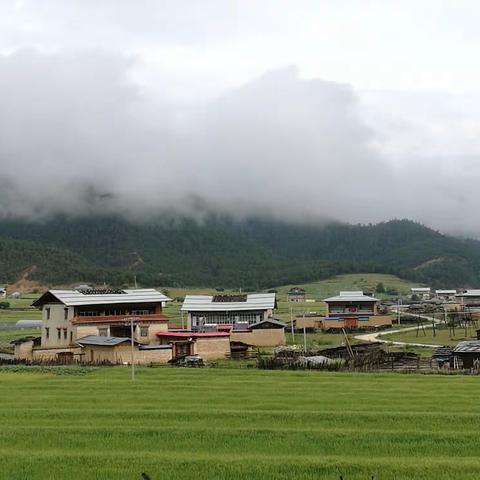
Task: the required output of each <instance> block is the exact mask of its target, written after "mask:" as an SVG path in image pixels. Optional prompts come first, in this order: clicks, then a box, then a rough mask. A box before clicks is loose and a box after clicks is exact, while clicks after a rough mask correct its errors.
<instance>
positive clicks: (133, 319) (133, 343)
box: [125, 317, 139, 382]
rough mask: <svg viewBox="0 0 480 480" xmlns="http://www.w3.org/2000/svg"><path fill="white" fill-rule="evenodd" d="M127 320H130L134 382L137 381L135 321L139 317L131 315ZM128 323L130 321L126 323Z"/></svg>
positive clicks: (131, 361) (131, 360)
mask: <svg viewBox="0 0 480 480" xmlns="http://www.w3.org/2000/svg"><path fill="white" fill-rule="evenodd" d="M125 320H127V321H130V348H131V359H130V363H131V366H132V382H134V381H135V338H134V337H135V336H134V322H136V321H138V320H139V319H138V318H135V317H130V318H126V319H125ZM126 325H128V323H126Z"/></svg>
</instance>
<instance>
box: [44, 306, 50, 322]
mask: <svg viewBox="0 0 480 480" xmlns="http://www.w3.org/2000/svg"><path fill="white" fill-rule="evenodd" d="M45 313H46V314H47V320H50V307H47V308H46V309H45Z"/></svg>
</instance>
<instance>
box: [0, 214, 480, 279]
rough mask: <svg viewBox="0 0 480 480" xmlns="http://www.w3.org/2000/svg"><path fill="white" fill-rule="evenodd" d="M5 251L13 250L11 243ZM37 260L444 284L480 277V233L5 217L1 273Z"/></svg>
mask: <svg viewBox="0 0 480 480" xmlns="http://www.w3.org/2000/svg"><path fill="white" fill-rule="evenodd" d="M7 252H13V254H12V253H8V254H7ZM31 265H36V267H37V268H36V269H35V271H34V272H33V273H32V277H34V278H37V279H39V280H42V281H47V282H49V283H68V282H75V281H79V280H82V281H92V282H98V283H100V282H103V281H106V282H108V283H114V284H122V283H131V282H132V280H133V276H134V275H136V276H137V278H138V280H139V281H140V282H141V283H144V284H153V285H178V286H180V285H192V286H193V285H199V286H200V285H201V286H226V287H243V288H264V287H270V286H273V285H279V284H286V283H295V282H305V281H310V280H315V279H321V278H326V277H328V276H331V275H335V274H338V273H349V272H361V271H364V272H383V273H394V274H397V275H400V276H403V277H405V278H409V279H412V280H415V281H419V282H421V281H424V282H428V283H431V284H432V285H434V286H435V285H441V286H444V287H457V286H473V285H475V284H478V283H480V242H477V241H473V240H462V239H458V238H453V237H449V236H446V235H443V234H441V233H439V232H436V231H433V230H431V229H428V228H426V227H424V226H422V225H420V224H417V223H414V222H411V221H408V220H395V221H390V222H385V223H380V224H377V225H345V224H339V223H335V224H328V225H317V226H301V225H291V224H285V223H281V222H272V221H258V220H247V221H242V222H235V221H233V220H231V219H228V218H223V217H213V216H212V217H210V218H208V219H206V220H205V221H204V222H203V223H198V222H194V221H192V220H186V219H168V220H162V221H156V222H150V223H142V224H140V223H138V224H137V223H131V222H130V223H129V222H127V221H126V220H124V219H121V218H118V217H90V218H77V219H68V218H63V217H58V218H54V219H51V220H49V221H48V222H45V223H27V222H22V221H18V220H16V221H14V220H9V221H2V222H0V272H1V273H0V274H2V275H3V276H4V277H5V278H4V279H1V278H0V281H3V280H6V281H11V280H12V278H13V277H14V276H15V275H19V274H20V273H21V272H22V271H23V270H24V269H25V268H28V267H29V266H31Z"/></svg>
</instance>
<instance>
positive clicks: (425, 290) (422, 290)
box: [410, 287, 430, 293]
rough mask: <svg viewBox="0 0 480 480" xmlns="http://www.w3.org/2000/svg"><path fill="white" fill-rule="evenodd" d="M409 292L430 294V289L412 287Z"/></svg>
mask: <svg viewBox="0 0 480 480" xmlns="http://www.w3.org/2000/svg"><path fill="white" fill-rule="evenodd" d="M410 291H412V292H424V293H428V292H430V287H413V288H411V289H410Z"/></svg>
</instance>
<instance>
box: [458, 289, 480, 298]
mask: <svg viewBox="0 0 480 480" xmlns="http://www.w3.org/2000/svg"><path fill="white" fill-rule="evenodd" d="M455 296H456V297H480V290H479V289H476V290H475V289H473V290H467V291H466V292H463V293H457V295H455Z"/></svg>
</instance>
